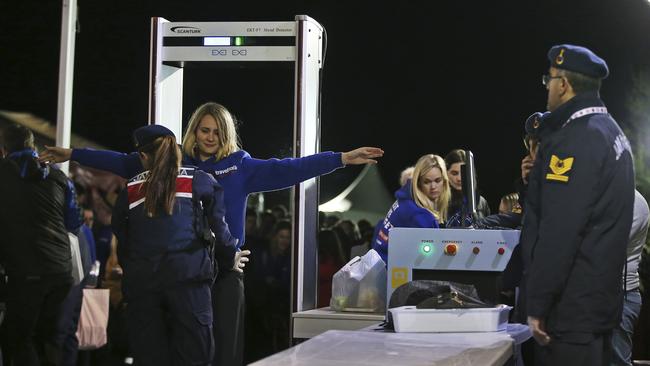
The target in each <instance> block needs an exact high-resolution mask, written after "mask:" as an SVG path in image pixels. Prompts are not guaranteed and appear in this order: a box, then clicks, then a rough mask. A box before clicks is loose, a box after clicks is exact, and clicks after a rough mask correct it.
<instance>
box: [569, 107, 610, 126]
mask: <svg viewBox="0 0 650 366" xmlns="http://www.w3.org/2000/svg"><path fill="white" fill-rule="evenodd" d="M588 114H607V108H605V107H588V108H584V109H581V110H579V111H577V112H575V113H574V114H572V115H571V117H569V119H568V120H567V121H566V122H564V124H563V125H562V127H564V126H566V125H568V124H569V122H571V121H573V120H574V119H576V118H580V117H584V116H586V115H588Z"/></svg>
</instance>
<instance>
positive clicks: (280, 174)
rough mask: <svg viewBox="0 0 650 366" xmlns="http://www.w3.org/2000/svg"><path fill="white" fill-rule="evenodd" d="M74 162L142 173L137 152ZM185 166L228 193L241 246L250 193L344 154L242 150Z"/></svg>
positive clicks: (278, 185) (329, 167) (84, 153)
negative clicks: (272, 155) (274, 154)
mask: <svg viewBox="0 0 650 366" xmlns="http://www.w3.org/2000/svg"><path fill="white" fill-rule="evenodd" d="M72 160H75V161H77V162H79V163H81V164H82V165H86V166H90V167H93V168H97V169H102V170H106V171H109V172H112V173H115V174H117V175H119V176H122V177H124V178H130V177H132V176H134V175H136V174H138V173H140V172H142V171H143V168H142V164H141V163H140V158H139V157H138V154H137V153H131V154H122V153H117V152H113V151H98V150H92V149H74V150H73V151H72ZM183 164H184V165H194V166H197V167H198V169H200V170H203V171H205V172H208V173H210V174H212V175H213V176H214V177H215V178H216V179H217V181H218V182H219V184H220V185H221V186H222V187H223V189H224V190H225V191H226V192H227V194H226V195H225V196H224V200H225V204H226V222H227V223H228V225H229V227H230V231H231V232H232V234H233V235H234V236H235V237H236V238H237V239H239V247H241V246H242V245H243V244H244V236H245V233H244V227H245V226H244V222H245V221H246V201H247V200H248V195H249V194H250V193H254V192H266V191H273V190H278V189H284V188H288V187H291V186H293V185H295V184H298V183H300V182H302V181H304V180H307V179H309V178H313V177H317V176H319V175H323V174H327V173H329V172H332V171H333V170H335V169H338V168H341V167H343V163H342V161H341V153H334V152H322V153H319V154H314V155H310V156H305V157H302V158H295V159H292V158H287V159H268V160H262V159H255V158H252V157H251V156H250V155H249V154H248V153H247V152H246V151H243V150H240V151H237V152H234V153H232V154H230V155H228V156H226V157H225V158H223V159H221V160H218V161H217V160H216V159H215V158H210V159H207V160H205V161H201V160H199V159H193V158H191V157H189V156H184V158H183Z"/></svg>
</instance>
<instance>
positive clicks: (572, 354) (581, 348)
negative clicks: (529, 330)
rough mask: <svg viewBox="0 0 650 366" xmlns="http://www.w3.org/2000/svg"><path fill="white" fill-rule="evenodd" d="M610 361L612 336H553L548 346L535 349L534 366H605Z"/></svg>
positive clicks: (608, 334) (607, 334)
mask: <svg viewBox="0 0 650 366" xmlns="http://www.w3.org/2000/svg"><path fill="white" fill-rule="evenodd" d="M611 360H612V334H611V332H610V333H606V334H580V335H578V336H577V337H574V336H572V335H570V336H566V337H564V336H560V337H558V336H555V337H554V336H553V335H551V343H550V344H549V345H548V346H544V347H542V346H539V345H537V348H536V349H535V365H536V366H541V365H548V366H564V365H567V366H582V365H584V366H600V365H602V366H606V365H609V364H610V363H611Z"/></svg>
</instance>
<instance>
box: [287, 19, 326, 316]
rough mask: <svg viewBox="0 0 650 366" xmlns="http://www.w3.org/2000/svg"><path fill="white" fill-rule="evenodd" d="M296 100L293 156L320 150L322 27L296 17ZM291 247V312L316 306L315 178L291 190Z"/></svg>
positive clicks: (316, 215) (305, 154)
mask: <svg viewBox="0 0 650 366" xmlns="http://www.w3.org/2000/svg"><path fill="white" fill-rule="evenodd" d="M296 24H297V27H298V31H297V34H296V87H295V90H296V100H295V114H294V115H295V123H294V138H295V143H294V156H295V157H302V156H308V155H312V154H315V153H317V152H319V151H320V120H319V119H320V115H319V114H320V110H319V105H320V68H321V65H322V44H323V43H322V34H323V28H322V26H321V25H320V24H318V22H316V21H315V20H313V19H311V18H309V17H307V16H297V17H296ZM294 204H295V212H296V215H295V217H294V245H295V246H294V248H293V251H292V257H293V258H292V260H293V272H292V286H293V292H292V304H293V309H292V310H293V312H299V311H303V310H309V309H313V308H315V307H316V294H317V283H318V253H317V245H316V239H317V235H318V178H312V179H309V180H306V181H304V182H302V183H300V184H299V185H298V186H297V187H296V189H295V191H294Z"/></svg>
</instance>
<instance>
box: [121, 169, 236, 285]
mask: <svg viewBox="0 0 650 366" xmlns="http://www.w3.org/2000/svg"><path fill="white" fill-rule="evenodd" d="M148 174H149V172H148V171H146V172H143V173H141V174H139V175H137V176H135V177H133V178H132V179H131V180H129V182H128V185H127V189H125V190H123V191H122V192H121V193H120V195H119V197H118V200H117V202H116V204H115V208H114V211H113V218H112V223H111V225H112V226H113V231H114V232H115V235H116V237H117V239H118V240H119V244H118V248H119V252H118V255H119V258H120V263H121V264H122V266H123V269H124V280H123V281H124V282H123V289H124V294H125V296H128V297H131V296H135V295H137V294H138V293H139V292H141V291H142V290H159V289H162V288H166V287H171V286H174V285H176V284H178V283H181V282H186V281H203V280H206V281H207V280H210V279H211V278H212V275H213V273H212V268H211V262H210V258H209V255H208V251H207V250H206V247H205V243H204V242H202V241H201V239H200V224H199V223H198V221H197V212H198V211H197V207H198V206H197V205H201V206H202V207H203V214H204V215H206V216H207V218H208V223H209V225H210V229H211V230H212V232H213V233H214V235H215V237H216V246H217V250H218V251H219V252H220V253H222V256H224V257H225V256H226V254H223V253H229V254H228V255H227V256H228V257H229V259H230V260H229V263H228V264H227V265H228V266H229V267H228V268H232V266H233V263H234V262H233V259H234V255H235V251H236V248H237V247H236V244H237V239H235V238H234V237H233V236H231V235H230V231H229V230H228V225H227V224H226V223H225V221H224V214H225V205H224V203H223V189H222V188H221V186H220V185H219V184H218V183H217V182H216V181H215V180H214V178H212V177H211V176H210V175H208V174H207V173H205V172H202V171H200V170H195V168H194V167H187V166H183V167H181V168H180V169H179V174H178V177H177V178H176V198H175V201H174V209H173V212H172V214H171V215H167V214H163V213H159V214H158V215H157V216H155V217H148V216H147V215H146V213H145V211H144V201H145V197H144V191H143V190H141V189H140V188H141V186H142V184H143V183H144V181H145V179H146V177H147V175H148Z"/></svg>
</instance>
